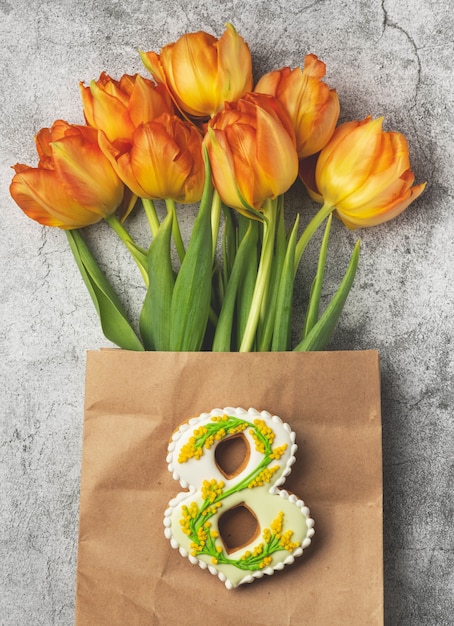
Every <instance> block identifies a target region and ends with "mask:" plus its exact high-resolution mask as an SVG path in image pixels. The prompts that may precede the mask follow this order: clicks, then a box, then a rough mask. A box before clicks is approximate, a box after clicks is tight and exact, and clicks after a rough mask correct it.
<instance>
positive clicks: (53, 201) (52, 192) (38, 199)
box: [10, 167, 103, 229]
mask: <svg viewBox="0 0 454 626" xmlns="http://www.w3.org/2000/svg"><path fill="white" fill-rule="evenodd" d="M10 193H11V196H12V197H13V199H14V201H15V202H16V203H17V204H18V205H19V207H20V208H21V209H22V210H23V212H24V213H25V214H26V215H27V216H28V217H30V218H31V219H33V220H35V221H36V222H39V223H40V224H43V225H45V226H57V227H59V228H63V229H68V228H81V227H83V226H87V225H88V224H94V223H95V222H98V221H99V220H100V219H101V218H102V217H103V214H102V212H101V211H99V210H97V209H96V207H93V208H90V209H87V208H86V207H82V206H81V205H79V204H78V203H77V202H75V201H74V200H73V199H72V198H71V197H70V196H68V194H67V193H66V192H65V190H64V189H63V187H62V185H61V184H60V182H59V179H58V177H57V174H56V173H55V172H54V171H52V170H46V169H38V168H26V169H23V167H21V168H20V169H19V172H18V173H17V174H16V175H15V176H14V178H13V180H12V183H11V186H10Z"/></svg>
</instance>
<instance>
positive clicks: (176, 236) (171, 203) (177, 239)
mask: <svg viewBox="0 0 454 626" xmlns="http://www.w3.org/2000/svg"><path fill="white" fill-rule="evenodd" d="M166 207H167V212H168V213H169V214H170V215H172V217H173V220H172V237H173V241H174V243H175V247H176V249H177V253H178V257H179V259H180V261H181V262H182V261H183V259H184V257H185V256H186V250H185V248H184V243H183V238H182V236H181V230H180V225H179V223H178V216H177V208H176V206H175V200H172V198H166Z"/></svg>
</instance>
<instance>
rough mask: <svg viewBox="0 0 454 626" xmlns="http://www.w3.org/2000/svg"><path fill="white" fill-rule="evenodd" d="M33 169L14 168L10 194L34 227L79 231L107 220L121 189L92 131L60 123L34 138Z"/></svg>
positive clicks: (117, 178)
mask: <svg viewBox="0 0 454 626" xmlns="http://www.w3.org/2000/svg"><path fill="white" fill-rule="evenodd" d="M36 146H37V151H38V155H39V157H40V160H39V164H38V167H29V166H27V165H21V164H17V165H15V166H14V168H13V169H14V170H15V172H16V173H15V176H14V178H13V180H12V182H11V186H10V192H11V195H12V197H13V199H14V200H15V202H16V203H17V204H18V205H19V207H20V208H21V209H22V210H23V211H24V213H25V214H26V215H28V216H29V217H30V218H32V219H34V220H35V221H37V222H39V223H40V224H44V225H46V226H58V227H60V228H63V229H73V228H81V227H83V226H88V225H89V224H94V223H95V222H98V221H100V220H101V219H103V218H106V217H109V216H110V215H112V214H113V213H114V212H115V211H116V210H117V209H118V208H119V206H120V204H121V203H122V200H123V197H124V185H123V183H122V182H121V180H120V179H119V177H118V176H117V175H116V173H115V171H114V170H113V168H112V166H111V165H110V163H109V161H108V160H107V158H106V157H105V156H104V155H103V154H102V152H101V150H100V148H99V146H98V143H97V131H96V130H95V129H93V128H89V127H87V126H75V125H72V124H68V123H66V122H63V121H61V120H58V121H57V122H55V123H54V125H53V126H52V128H43V129H42V130H40V131H39V133H38V135H37V137H36Z"/></svg>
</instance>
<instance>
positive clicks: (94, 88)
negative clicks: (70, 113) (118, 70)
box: [82, 81, 134, 141]
mask: <svg viewBox="0 0 454 626" xmlns="http://www.w3.org/2000/svg"><path fill="white" fill-rule="evenodd" d="M83 89H86V88H83ZM90 92H91V95H92V101H91V102H90V104H88V105H86V106H84V113H85V117H86V118H87V122H88V123H89V124H90V126H93V127H94V128H97V129H99V130H102V131H103V132H104V133H105V134H106V135H107V137H108V138H109V139H110V140H111V141H113V140H115V139H119V138H123V137H130V136H131V134H132V133H133V131H134V125H133V123H132V122H131V118H130V117H129V113H128V110H127V108H126V105H125V103H124V102H122V100H121V99H120V98H119V97H118V94H115V95H113V94H109V93H108V92H107V91H105V90H103V89H101V88H100V87H99V86H98V85H97V84H96V82H95V81H92V82H91V83H90ZM82 93H84V92H82ZM87 101H89V97H88V96H85V97H83V102H84V105H85V103H87ZM90 105H91V106H90Z"/></svg>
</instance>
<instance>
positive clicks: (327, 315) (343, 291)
mask: <svg viewBox="0 0 454 626" xmlns="http://www.w3.org/2000/svg"><path fill="white" fill-rule="evenodd" d="M359 251H360V242H359V241H357V242H356V244H355V247H354V249H353V253H352V256H351V259H350V263H349V265H348V268H347V271H346V273H345V275H344V278H343V279H342V282H341V284H340V285H339V288H338V290H337V291H336V293H335V294H334V296H333V298H332V300H331V302H330V303H329V304H328V306H327V307H326V309H325V311H324V312H323V314H322V316H321V317H320V319H319V320H318V322H317V323H316V324H315V325H314V326H313V327H312V329H311V330H310V332H309V333H308V334H307V336H306V337H305V338H304V339H303V340H302V341H301V342H300V343H299V344H298V345H297V346H296V347H295V348H294V351H296V352H306V351H315V350H323V349H324V347H325V346H326V344H327V343H328V341H329V339H330V338H331V335H332V333H333V332H334V329H335V327H336V324H337V322H338V320H339V317H340V314H341V313H342V309H343V307H344V304H345V301H346V300H347V296H348V294H349V292H350V289H351V286H352V284H353V280H354V278H355V274H356V269H357V267H358V260H359Z"/></svg>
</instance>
